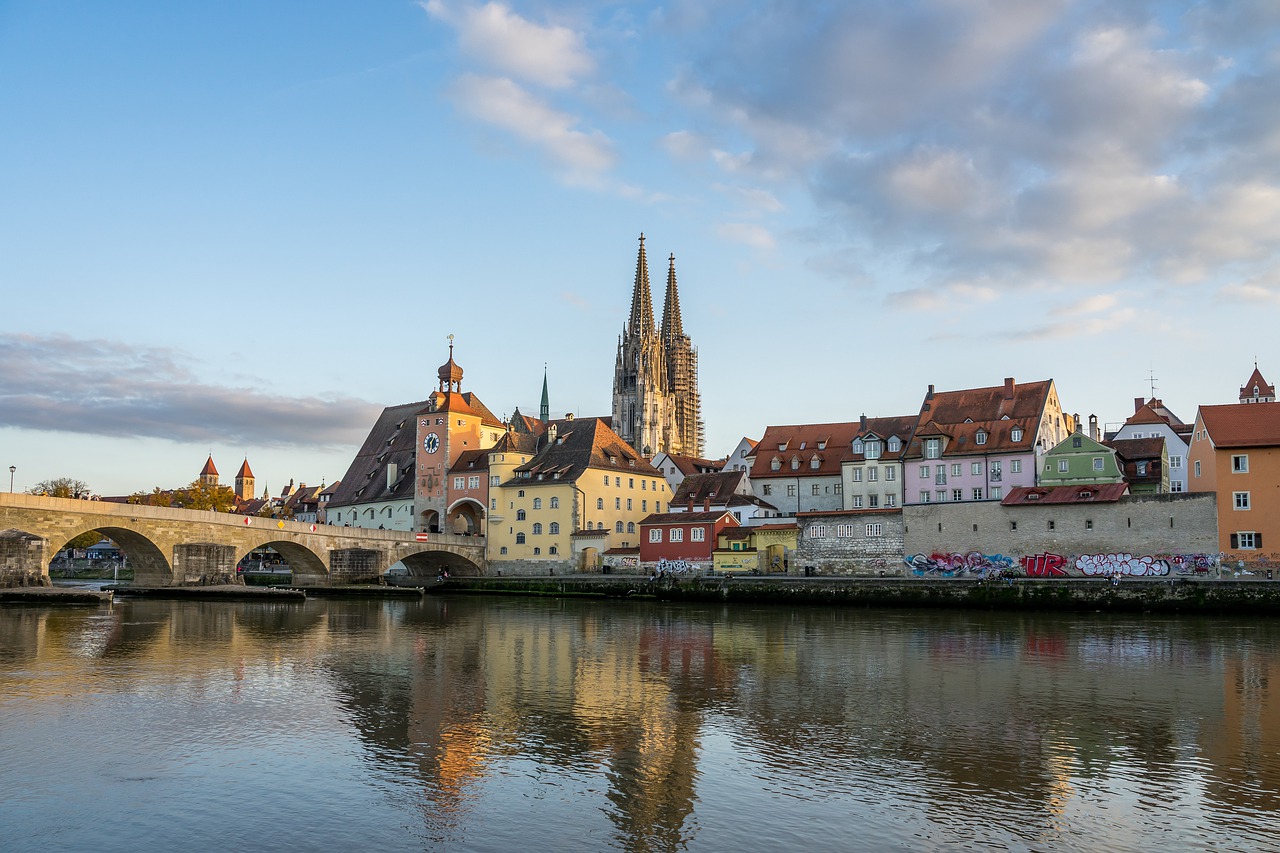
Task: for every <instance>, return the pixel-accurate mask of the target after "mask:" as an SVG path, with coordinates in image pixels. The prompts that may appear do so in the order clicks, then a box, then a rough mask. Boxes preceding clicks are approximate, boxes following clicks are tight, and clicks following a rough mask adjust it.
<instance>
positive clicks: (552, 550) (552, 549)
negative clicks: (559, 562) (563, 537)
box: [547, 545, 560, 554]
mask: <svg viewBox="0 0 1280 853" xmlns="http://www.w3.org/2000/svg"><path fill="white" fill-rule="evenodd" d="M547 553H548V554H559V553H560V549H559V548H557V547H556V546H555V545H552V546H551V547H550V548H548V549H547Z"/></svg>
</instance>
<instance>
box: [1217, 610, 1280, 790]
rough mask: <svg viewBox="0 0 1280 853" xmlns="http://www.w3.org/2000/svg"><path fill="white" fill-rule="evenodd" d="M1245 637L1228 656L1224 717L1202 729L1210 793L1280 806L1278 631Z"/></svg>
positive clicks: (1226, 659)
mask: <svg viewBox="0 0 1280 853" xmlns="http://www.w3.org/2000/svg"><path fill="white" fill-rule="evenodd" d="M1271 639H1272V642H1270V643H1267V644H1265V645H1264V644H1262V643H1256V644H1255V643H1252V642H1244V643H1241V645H1240V648H1239V649H1238V650H1237V651H1236V652H1234V653H1232V654H1229V655H1228V656H1227V657H1226V658H1225V660H1224V661H1223V665H1224V672H1223V678H1222V692H1223V708H1222V714H1221V717H1212V718H1210V719H1212V720H1213V724H1212V725H1211V726H1208V727H1207V730H1206V731H1204V732H1202V733H1201V739H1202V741H1203V751H1204V757H1205V759H1206V761H1207V763H1208V768H1207V770H1206V776H1207V778H1206V779H1205V783H1204V792H1205V797H1206V799H1210V800H1213V801H1215V802H1218V803H1221V804H1222V805H1223V806H1225V807H1226V809H1227V810H1228V811H1233V810H1247V809H1257V810H1262V811H1269V812H1273V811H1278V810H1280V690H1277V685H1276V684H1273V683H1272V681H1271V676H1272V675H1273V674H1274V675H1280V661H1278V660H1277V659H1276V655H1277V651H1276V649H1277V644H1276V642H1275V636H1274V634H1272V635H1271Z"/></svg>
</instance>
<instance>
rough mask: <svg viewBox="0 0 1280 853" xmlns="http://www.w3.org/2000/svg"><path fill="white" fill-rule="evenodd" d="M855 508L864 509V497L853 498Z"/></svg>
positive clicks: (855, 496)
mask: <svg viewBox="0 0 1280 853" xmlns="http://www.w3.org/2000/svg"><path fill="white" fill-rule="evenodd" d="M853 508H854V509H862V495H854V496H853Z"/></svg>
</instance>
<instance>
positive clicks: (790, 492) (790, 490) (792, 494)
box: [787, 483, 796, 498]
mask: <svg viewBox="0 0 1280 853" xmlns="http://www.w3.org/2000/svg"><path fill="white" fill-rule="evenodd" d="M795 496H796V484H795V483H792V484H791V485H789V486H787V497H789V498H794V497H795Z"/></svg>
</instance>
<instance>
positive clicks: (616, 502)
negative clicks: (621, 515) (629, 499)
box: [613, 498, 622, 509]
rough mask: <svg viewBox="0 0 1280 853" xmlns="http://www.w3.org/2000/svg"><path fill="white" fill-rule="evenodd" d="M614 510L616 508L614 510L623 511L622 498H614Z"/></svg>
mask: <svg viewBox="0 0 1280 853" xmlns="http://www.w3.org/2000/svg"><path fill="white" fill-rule="evenodd" d="M613 508H614V509H622V498H614V499H613Z"/></svg>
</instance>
